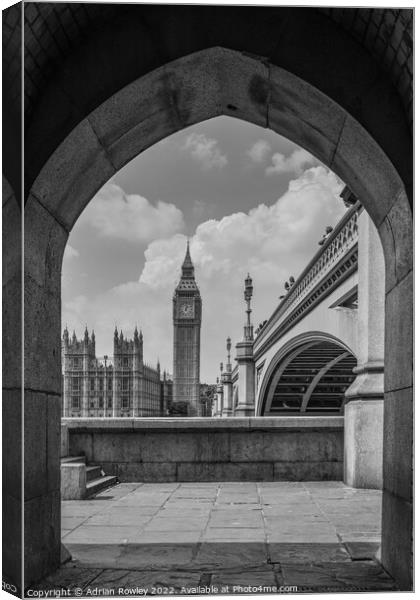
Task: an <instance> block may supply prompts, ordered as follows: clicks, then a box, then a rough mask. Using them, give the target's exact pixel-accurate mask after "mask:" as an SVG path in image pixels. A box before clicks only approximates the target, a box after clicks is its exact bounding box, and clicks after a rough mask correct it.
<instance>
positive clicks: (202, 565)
mask: <svg viewBox="0 0 420 600" xmlns="http://www.w3.org/2000/svg"><path fill="white" fill-rule="evenodd" d="M380 520H381V493H380V492H378V491H377V490H355V489H352V488H349V487H347V486H345V485H344V484H343V483H342V482H258V483H257V482H246V483H214V482H212V483H206V482H200V483H197V484H195V483H194V482H188V483H185V484H184V483H168V484H151V483H150V484H149V483H139V484H119V485H117V486H114V487H113V488H111V489H108V490H104V491H103V492H101V493H100V494H98V495H97V496H95V498H93V499H89V500H85V501H65V502H63V503H62V523H63V529H62V537H63V543H64V544H65V545H66V547H67V549H68V550H69V551H70V553H71V554H72V557H73V561H72V562H71V563H68V564H67V565H64V566H63V567H62V568H61V569H60V570H59V571H58V572H57V573H56V574H55V575H54V576H51V577H50V578H47V579H46V580H44V582H43V585H44V586H46V587H45V588H44V589H48V586H50V587H51V586H52V587H57V586H58V584H59V583H60V582H61V581H62V582H63V586H64V584H66V583H68V582H70V583H71V584H74V581H73V580H77V582H78V584H79V586H80V587H82V588H84V589H87V587H86V586H88V587H89V588H90V589H93V588H92V586H93V585H94V584H95V585H96V584H97V585H98V586H102V587H103V588H107V587H109V589H111V590H114V592H113V595H119V592H118V589H119V588H121V587H122V588H123V589H125V588H132V587H133V586H134V587H135V586H138V588H139V589H140V588H142V589H143V590H144V589H146V588H147V589H148V590H149V591H148V592H147V593H152V592H151V591H150V590H151V588H153V587H155V588H156V587H157V586H159V585H160V586H161V587H162V588H165V587H166V588H168V589H169V588H171V589H172V590H174V592H173V593H180V590H182V589H184V592H185V589H186V588H187V587H189V588H190V591H189V592H185V594H187V595H191V594H192V593H193V592H192V591H191V590H194V589H195V588H197V586H202V587H203V586H204V591H203V590H201V591H198V592H197V593H199V594H200V595H201V594H203V593H211V592H209V586H210V587H211V586H213V593H216V594H217V593H221V594H222V593H233V594H235V593H240V592H239V589H238V590H236V588H240V587H241V586H242V588H241V589H244V588H246V586H248V588H249V587H250V586H251V587H252V586H254V587H258V586H264V585H266V586H268V587H270V586H273V587H274V588H275V587H276V586H279V585H296V586H300V590H301V591H307V592H310V591H334V590H335V591H357V590H358V589H360V590H391V589H394V588H393V585H394V584H393V582H392V581H391V580H390V579H389V577H388V576H387V575H386V574H385V573H384V571H383V569H382V568H381V567H380V565H379V564H378V563H377V562H376V560H374V558H375V556H377V555H378V554H377V551H378V548H379V542H380ZM79 582H80V583H79ZM227 589H228V590H229V592H227V591H226V590H227ZM276 589H277V588H276ZM206 590H207V591H206ZM215 590H217V591H215ZM235 590H236V591H235ZM175 591H176V592H175ZM184 592H182V593H184ZM162 593H163V594H164V593H165V592H162ZM243 593H249V592H247V591H246V590H245V591H244V592H243ZM267 593H269V591H267ZM121 595H126V594H121Z"/></svg>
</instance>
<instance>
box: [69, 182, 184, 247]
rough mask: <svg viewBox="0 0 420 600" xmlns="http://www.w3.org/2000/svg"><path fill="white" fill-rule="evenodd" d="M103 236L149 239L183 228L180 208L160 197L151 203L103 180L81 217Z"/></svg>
mask: <svg viewBox="0 0 420 600" xmlns="http://www.w3.org/2000/svg"><path fill="white" fill-rule="evenodd" d="M80 220H81V223H83V224H86V223H88V224H90V225H91V226H92V227H93V228H94V229H96V230H97V231H98V233H99V234H100V235H101V236H103V237H108V238H118V239H124V240H127V241H129V242H149V241H151V240H153V239H155V238H165V237H168V236H171V235H173V234H174V233H176V232H178V231H182V230H183V229H184V227H185V224H184V217H183V214H182V212H181V211H180V210H179V209H178V208H177V207H176V206H175V205H174V204H169V203H167V202H161V201H160V200H159V201H158V202H157V203H156V205H153V204H152V203H151V202H149V200H147V198H144V197H143V196H139V195H138V194H126V193H125V192H124V190H123V189H122V188H121V187H119V186H118V185H116V184H115V183H107V184H105V185H104V186H103V187H102V188H101V189H100V190H99V192H98V193H97V194H96V196H95V197H94V198H93V199H92V201H91V202H90V203H89V205H88V206H87V208H86V210H85V211H84V213H83V214H82V216H81V217H80Z"/></svg>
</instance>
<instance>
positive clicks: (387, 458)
mask: <svg viewBox="0 0 420 600" xmlns="http://www.w3.org/2000/svg"><path fill="white" fill-rule="evenodd" d="M384 440H385V443H384V456H383V465H384V466H383V469H384V488H385V489H386V490H388V491H389V492H391V493H392V494H394V495H395V496H399V497H401V498H404V499H405V500H408V501H410V502H411V501H412V495H413V481H412V480H413V391H412V390H411V389H404V390H398V391H396V392H387V393H386V394H385V414H384Z"/></svg>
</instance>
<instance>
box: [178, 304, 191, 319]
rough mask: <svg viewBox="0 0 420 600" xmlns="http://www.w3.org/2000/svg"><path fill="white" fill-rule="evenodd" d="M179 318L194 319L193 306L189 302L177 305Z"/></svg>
mask: <svg viewBox="0 0 420 600" xmlns="http://www.w3.org/2000/svg"><path fill="white" fill-rule="evenodd" d="M179 316H180V318H181V319H191V318H192V317H194V305H193V304H190V303H189V302H182V303H181V304H180V305H179Z"/></svg>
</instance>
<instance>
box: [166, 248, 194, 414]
mask: <svg viewBox="0 0 420 600" xmlns="http://www.w3.org/2000/svg"><path fill="white" fill-rule="evenodd" d="M173 323H174V369H173V371H174V374H173V377H174V379H173V381H174V383H173V399H172V405H173V408H174V409H175V410H174V412H175V413H177V414H178V415H179V416H189V417H195V416H200V328H201V296H200V291H199V289H198V287H197V284H196V282H195V278H194V265H193V263H192V260H191V256H190V247H189V243H188V244H187V253H186V255H185V259H184V263H183V265H182V274H181V279H180V280H179V283H178V285H177V287H176V288H175V292H174V296H173Z"/></svg>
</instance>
